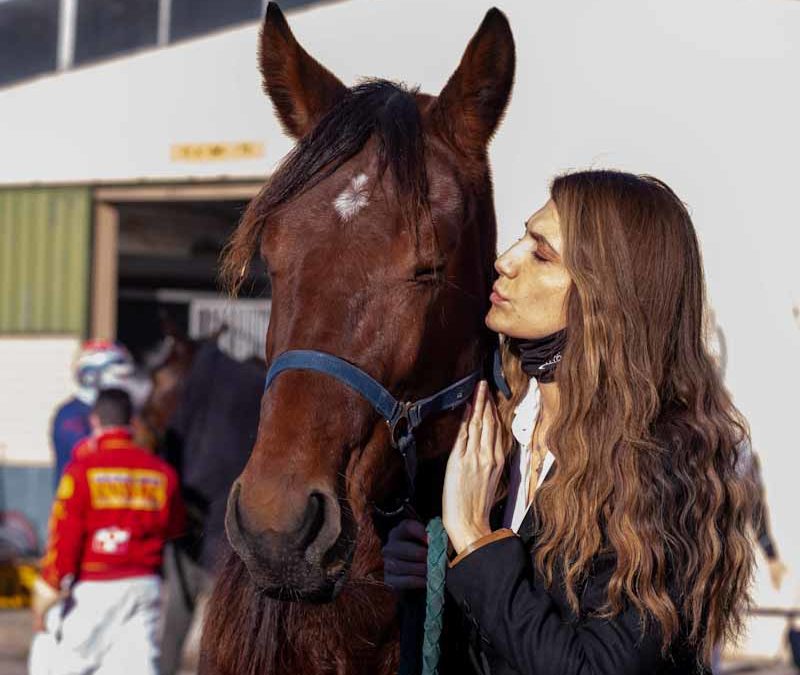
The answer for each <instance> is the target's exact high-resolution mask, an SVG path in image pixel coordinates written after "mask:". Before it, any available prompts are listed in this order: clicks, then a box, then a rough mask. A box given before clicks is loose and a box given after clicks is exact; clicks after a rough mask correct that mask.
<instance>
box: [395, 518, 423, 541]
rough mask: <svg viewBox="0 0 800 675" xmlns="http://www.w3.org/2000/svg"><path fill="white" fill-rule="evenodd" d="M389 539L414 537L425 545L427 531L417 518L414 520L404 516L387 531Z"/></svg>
mask: <svg viewBox="0 0 800 675" xmlns="http://www.w3.org/2000/svg"><path fill="white" fill-rule="evenodd" d="M389 539H393V540H409V539H416V540H418V541H421V542H423V543H424V544H425V545H427V544H428V532H427V531H426V530H425V526H424V525H423V524H422V523H421V522H419V521H418V520H414V519H413V518H404V519H403V520H401V521H400V522H399V523H398V524H397V526H396V527H394V528H393V529H392V530H391V532H390V533H389Z"/></svg>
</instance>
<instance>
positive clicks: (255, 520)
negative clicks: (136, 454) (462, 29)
mask: <svg viewBox="0 0 800 675" xmlns="http://www.w3.org/2000/svg"><path fill="white" fill-rule="evenodd" d="M514 64H515V57H514V43H513V38H512V35H511V30H510V27H509V25H508V21H507V20H506V18H505V16H504V15H503V14H502V13H501V12H499V11H498V10H496V9H492V10H490V11H489V12H488V13H487V15H486V17H485V19H484V21H483V23H482V24H481V26H480V28H479V29H478V32H477V33H476V34H475V36H474V37H473V39H472V41H471V42H470V43H469V46H468V47H467V49H466V52H465V53H464V55H463V58H462V60H461V63H460V65H459V66H458V69H457V70H456V71H455V73H454V74H453V75H452V77H451V78H450V80H449V81H448V83H447V85H446V86H445V87H444V89H443V90H442V92H441V93H440V95H439V96H438V97H434V96H429V95H425V94H421V93H419V92H417V91H409V90H407V89H405V88H403V87H401V86H399V85H396V84H393V83H390V82H386V81H382V80H373V81H367V82H365V83H363V84H360V85H358V86H356V87H353V88H350V89H348V88H347V87H345V86H344V85H343V84H342V83H341V82H340V81H339V80H338V79H337V78H336V77H335V76H334V75H332V74H331V73H330V72H329V71H328V70H326V69H325V68H323V67H322V66H321V65H320V64H319V63H318V62H317V61H315V60H314V59H313V58H312V57H311V56H309V54H308V53H307V52H306V51H305V50H304V49H303V48H302V47H301V46H300V44H299V43H298V42H297V41H296V39H295V38H294V36H293V35H292V33H291V31H290V29H289V26H288V24H287V22H286V20H285V18H284V16H283V14H282V13H281V12H280V10H279V9H278V7H277V6H276V5H275V4H274V3H271V4H270V5H269V6H268V9H267V14H266V18H265V21H264V26H263V29H262V32H261V72H262V75H263V79H264V87H265V90H266V92H267V94H268V95H269V97H270V98H271V99H272V102H273V104H274V106H275V110H276V112H277V114H278V116H279V118H280V120H281V122H282V124H283V126H284V127H285V129H286V130H287V132H288V133H290V134H291V135H292V136H294V138H296V139H297V140H298V143H297V145H296V146H295V148H294V150H293V151H292V152H291V153H290V154H289V156H288V157H287V158H286V159H285V160H284V162H283V163H282V165H281V166H280V167H279V168H278V170H277V171H276V173H275V174H274V175H273V176H272V177H271V179H270V181H269V182H268V183H267V185H266V186H265V187H264V189H263V190H262V191H261V193H260V194H259V195H258V196H257V197H256V198H255V199H254V200H253V201H252V203H251V204H250V205H249V207H248V209H247V211H246V213H245V215H244V217H243V219H242V222H241V224H240V225H239V227H238V229H237V231H236V232H235V234H234V236H233V238H232V240H231V242H230V243H229V246H228V249H227V253H226V257H225V259H224V265H223V271H224V273H225V275H226V277H227V279H228V280H229V281H230V282H231V283H232V285H233V286H234V288H235V287H236V280H237V279H238V278H241V276H243V275H244V272H245V270H246V267H247V265H248V263H249V261H250V260H251V259H252V256H253V255H254V254H256V253H260V254H261V256H262V257H263V259H264V261H265V263H266V266H267V268H268V270H269V273H270V277H271V282H272V289H273V298H272V315H271V319H270V324H269V330H268V334H267V344H266V359H267V362H268V363H270V362H272V361H273V360H274V359H275V358H276V357H277V356H278V355H280V354H282V353H284V352H286V351H289V350H296V349H313V350H319V351H323V352H327V353H330V354H333V355H336V356H338V357H340V358H342V359H345V360H347V361H349V362H350V363H352V364H354V365H356V366H357V367H359V368H361V369H362V370H364V371H365V372H367V373H369V374H370V375H371V376H372V377H373V378H374V379H375V380H377V381H378V382H380V383H381V384H382V385H383V386H384V387H386V389H388V390H389V391H390V392H392V394H393V395H394V396H395V397H396V398H397V399H398V400H417V399H419V398H422V397H425V396H428V395H430V394H432V393H434V392H436V391H439V390H440V389H442V388H444V387H446V386H447V385H449V384H451V383H453V382H455V381H456V380H458V379H460V378H461V377H463V376H465V375H466V374H468V373H470V372H471V371H474V370H475V369H476V368H480V367H481V365H482V363H484V362H485V360H486V359H487V354H488V353H490V351H491V349H492V347H493V344H494V341H493V338H492V336H491V334H490V333H489V332H488V331H487V329H486V328H485V326H484V324H483V317H484V315H485V312H486V310H487V309H488V305H489V302H488V295H489V290H490V287H491V284H492V281H493V278H494V272H493V260H494V255H495V247H496V225H495V216H494V205H493V201H492V186H491V179H490V172H489V166H488V160H487V145H488V142H489V140H490V138H491V137H492V135H493V133H494V131H495V129H496V127H497V125H498V123H499V120H500V118H501V117H502V114H503V112H504V110H505V107H506V104H507V102H508V98H509V95H510V91H511V86H512V81H513V76H514ZM458 422H459V414H458V413H445V414H442V415H439V416H437V417H435V418H433V419H432V420H430V421H428V422H426V423H425V424H423V426H422V427H421V429H420V430H419V433H418V448H419V459H420V468H419V472H418V475H419V479H418V483H417V492H416V495H417V497H416V502H415V507H416V509H417V511H418V512H419V513H420V515H421V516H422V517H423V518H430V517H432V516H434V515H436V514H438V513H441V486H442V478H443V471H444V466H445V462H446V454H447V451H448V450H449V448H450V447H451V445H452V441H453V438H454V436H455V432H456V429H457V426H458ZM403 478H404V474H403V468H402V463H401V461H400V458H399V455H398V454H397V452H396V450H393V449H392V447H391V443H390V436H389V430H388V427H387V425H386V424H385V422H384V421H383V420H382V419H380V417H379V416H378V415H377V414H376V412H375V411H374V409H373V408H372V406H371V405H370V404H369V403H367V402H366V401H365V400H364V399H363V398H362V397H361V396H360V395H359V394H357V393H356V392H355V391H353V390H352V389H350V388H348V387H347V386H345V385H343V384H341V383H340V382H338V381H337V380H335V379H334V378H332V377H330V376H328V375H325V374H320V373H314V372H308V371H298V370H294V371H288V372H284V373H282V374H281V375H279V376H278V377H277V379H276V380H275V382H274V384H273V385H272V386H271V388H270V389H269V390H268V391H267V392H266V393H265V394H264V396H263V398H262V402H261V420H260V425H259V434H258V438H257V440H256V443H255V446H254V448H253V451H252V454H251V457H250V460H249V462H248V464H247V466H246V468H245V470H244V471H243V473H242V474H241V476H240V477H239V479H238V481H237V482H236V483H235V484H234V488H233V489H232V491H231V496H230V499H229V503H228V516H227V521H226V526H227V529H228V536H229V539H230V540H231V543H232V545H233V547H234V549H235V554H234V555H232V556H231V557H230V559H229V560H228V561H227V564H226V566H225V568H224V569H223V571H222V573H221V575H220V578H219V581H218V583H217V586H216V588H215V591H214V595H213V597H212V599H211V602H210V605H209V611H208V616H207V620H206V624H205V629H204V636H203V644H202V650H203V670H204V672H206V673H215V674H218V675H234V674H235V675H256V674H258V675H264V674H273V673H304V674H316V673H320V674H322V673H337V674H350V673H369V674H371V675H372V674H375V673H379V674H380V673H389V672H393V671H394V670H395V669H396V668H397V662H398V629H397V622H396V620H395V602H394V599H393V596H392V593H391V592H390V591H389V590H388V589H387V588H386V587H385V586H384V585H383V583H382V561H381V555H380V540H379V537H378V534H377V530H376V526H375V524H374V521H373V513H374V506H375V505H378V504H383V503H385V502H387V501H389V497H391V496H392V495H397V494H398V493H400V492H401V491H402V486H403Z"/></svg>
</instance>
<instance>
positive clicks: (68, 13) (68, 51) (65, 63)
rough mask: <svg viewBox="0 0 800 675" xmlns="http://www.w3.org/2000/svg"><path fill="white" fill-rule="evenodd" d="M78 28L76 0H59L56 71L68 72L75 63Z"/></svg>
mask: <svg viewBox="0 0 800 675" xmlns="http://www.w3.org/2000/svg"><path fill="white" fill-rule="evenodd" d="M77 27H78V0H61V4H60V6H59V10H58V57H57V62H56V69H57V70H69V69H70V68H72V64H73V63H74V62H75V33H76V32H77Z"/></svg>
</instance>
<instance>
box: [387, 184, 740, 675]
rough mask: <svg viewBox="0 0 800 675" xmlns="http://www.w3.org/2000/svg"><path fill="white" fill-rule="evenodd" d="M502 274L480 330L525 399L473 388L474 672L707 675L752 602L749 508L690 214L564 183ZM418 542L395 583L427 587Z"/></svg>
mask: <svg viewBox="0 0 800 675" xmlns="http://www.w3.org/2000/svg"><path fill="white" fill-rule="evenodd" d="M496 269H497V272H498V275H499V278H498V280H497V282H496V284H495V287H494V292H493V293H492V297H491V300H492V307H491V310H490V311H489V314H488V315H487V317H486V324H487V325H488V326H489V327H490V328H491V329H492V330H495V331H497V332H498V333H500V334H502V335H503V336H504V370H505V373H506V377H507V379H508V381H509V384H510V386H511V390H512V396H511V399H510V400H505V399H504V398H502V397H501V399H500V401H499V405H498V406H497V407H495V403H494V401H493V400H492V397H491V394H490V393H489V392H488V391H487V387H486V385H485V384H484V383H482V385H481V386H480V387H479V388H478V391H477V393H476V395H475V397H474V398H473V402H472V405H471V406H470V408H469V409H468V410H467V411H466V414H465V417H464V420H463V423H462V427H461V430H460V433H459V436H458V439H457V440H456V442H455V445H454V448H453V451H452V453H451V455H450V459H449V462H448V467H447V474H446V477H445V484H444V494H443V521H444V525H445V529H446V530H447V533H448V535H449V538H450V541H451V544H452V546H453V549H454V552H455V558H454V559H453V560H452V561H451V562H450V568H449V570H448V573H447V588H448V591H449V593H450V595H451V596H452V598H454V599H455V601H456V602H457V604H458V605H459V606H460V607H461V609H462V611H463V613H464V615H465V617H466V619H467V621H468V623H469V624H470V625H471V626H472V627H473V631H472V632H473V638H472V640H471V643H472V651H473V653H474V657H475V658H474V663H475V666H476V668H477V669H478V670H479V671H482V672H485V673H492V674H495V675H496V674H497V673H535V674H536V675H551V674H552V675H577V674H589V673H591V674H593V675H600V674H603V675H623V674H624V675H628V674H630V675H633V674H639V673H641V674H645V673H647V674H652V673H675V674H678V673H680V674H681V675H686V674H689V673H707V672H709V671H708V670H707V664H708V663H709V661H710V657H711V652H712V649H713V647H714V645H715V644H717V643H718V642H721V641H723V640H725V639H729V638H734V637H736V635H737V633H738V632H739V631H740V629H741V627H742V621H743V615H744V611H745V609H746V606H747V603H748V601H749V596H748V590H749V584H750V581H751V575H752V568H753V552H752V548H751V544H750V541H749V539H748V531H749V530H748V528H749V526H750V523H751V522H752V520H751V519H752V504H753V492H752V486H751V484H750V482H749V481H748V479H747V478H746V477H745V475H746V472H743V471H738V470H737V464H738V463H739V462H740V460H739V456H738V453H737V450H736V449H737V447H738V446H739V444H740V443H741V442H742V441H743V440H744V439H745V438H746V429H745V424H744V422H743V420H742V418H741V416H740V415H739V413H738V412H737V411H736V409H735V408H734V406H733V404H732V403H731V400H730V398H729V396H728V394H727V393H726V391H725V389H724V388H723V386H722V384H721V382H720V380H719V377H718V375H717V371H716V368H715V367H714V365H713V363H712V362H711V360H710V358H709V356H708V354H707V353H706V350H705V346H704V339H703V296H704V284H703V272H702V266H701V261H700V253H699V247H698V243H697V238H696V235H695V232H694V228H693V226H692V223H691V220H690V218H689V214H688V213H687V211H686V209H685V207H684V205H683V204H682V203H681V202H680V200H679V199H678V198H677V197H676V195H675V194H674V193H673V192H672V190H670V189H669V187H667V186H666V185H665V184H664V183H662V182H660V181H658V180H656V179H653V178H649V177H639V176H634V175H630V174H625V173H620V172H611V171H590V172H582V173H573V174H568V175H565V176H561V177H559V178H557V179H556V180H555V181H554V182H553V185H552V188H551V199H550V201H548V203H547V204H546V205H545V206H544V207H543V208H542V209H540V210H539V211H537V212H536V213H535V214H534V215H533V216H532V217H531V219H530V220H529V221H528V222H527V223H526V225H525V232H524V233H523V236H522V237H521V238H520V239H519V240H518V241H517V243H516V244H514V246H512V247H511V249H509V250H508V251H507V252H506V253H504V254H503V255H502V256H500V258H499V259H498V260H497V263H496ZM515 413H516V415H515ZM509 429H511V430H512V431H513V433H514V435H515V436H516V437H517V438H518V439H519V443H516V444H514V443H510V442H509V441H508V440H507V439H508V436H509V434H508V433H507V432H506V430H509ZM505 464H508V465H509V467H508V468H509V469H510V470H509V471H508V474H509V479H508V481H507V482H508V485H507V496H506V498H505V500H504V502H503V503H502V507H501V509H499V510H498V509H494V510H493V508H492V507H493V505H494V503H495V501H496V496H497V495H498V494H500V493H502V492H505V491H506V490H505V487H504V486H503V487H501V485H503V484H504V483H505V481H504V480H503V467H504V465H505ZM501 511H502V512H501ZM500 518H502V522H500ZM498 526H500V527H499V529H496V528H498ZM414 538H417V540H420V539H423V536H422V533H420V527H419V525H418V524H417V525H414V524H411V523H408V522H405V523H403V524H401V525H400V526H399V527H398V528H396V530H395V531H393V533H392V537H391V538H390V542H389V543H388V544H387V547H386V548H385V550H384V554H385V558H386V562H387V572H386V578H387V583H390V584H394V585H395V586H397V587H413V586H414V585H418V579H419V575H420V574H421V573H424V570H423V568H421V567H420V565H419V563H418V562H408V559H409V558H411V559H413V558H415V556H417V559H418V556H419V552H420V548H421V546H422V545H421V544H418V545H417V547H416V550H415V547H414V545H413V543H412V540H413V539H414ZM415 574H416V575H417V581H416V582H415V581H414V579H413V577H414V575H415Z"/></svg>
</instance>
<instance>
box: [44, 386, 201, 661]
mask: <svg viewBox="0 0 800 675" xmlns="http://www.w3.org/2000/svg"><path fill="white" fill-rule="evenodd" d="M132 414H133V405H132V402H131V398H130V396H129V394H128V393H127V392H125V391H122V390H121V389H106V390H102V391H101V392H100V393H99V395H98V396H97V400H96V402H95V404H94V406H93V408H92V411H91V413H90V415H89V422H90V425H91V428H92V435H93V438H94V441H95V447H94V448H93V449H92V450H91V451H86V452H79V453H77V454H76V456H75V457H74V458H73V459H72V460H71V461H70V462H69V463H68V464H67V466H66V468H65V470H64V474H63V476H62V478H61V481H60V483H59V486H58V491H57V494H56V500H55V502H54V504H53V510H52V513H51V517H50V534H49V542H48V546H47V552H46V554H45V557H44V559H43V561H42V575H41V580H40V582H39V584H38V588H39V590H40V591H41V592H40V593H39V598H40V599H39V601H38V602H37V603H36V605H35V606H34V627H35V629H36V630H37V631H38V633H37V635H36V636H35V638H34V643H33V645H32V647H31V654H30V658H29V672H30V674H31V675H44V674H45V673H46V674H47V675H59V674H62V673H63V674H66V673H69V674H70V675H79V674H82V673H86V674H88V673H96V674H97V675H102V674H103V673H109V674H110V673H137V675H148V674H153V675H155V674H156V673H158V657H159V645H158V637H157V636H158V623H159V618H160V593H161V583H160V578H159V573H160V570H161V563H162V557H163V550H164V545H165V543H166V542H167V541H168V540H170V539H173V538H176V537H178V536H179V535H180V534H181V533H182V531H183V527H184V518H185V516H184V510H183V504H182V501H181V499H180V493H179V489H178V478H177V475H176V473H175V471H174V470H173V469H172V468H171V467H170V466H169V465H168V464H167V463H166V462H164V461H163V460H161V459H159V458H157V457H155V456H154V455H152V454H151V453H150V452H149V451H147V450H144V449H143V448H140V447H137V446H136V445H135V444H134V443H133V441H132V435H131V429H130V423H131V418H132ZM48 605H49V606H48Z"/></svg>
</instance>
